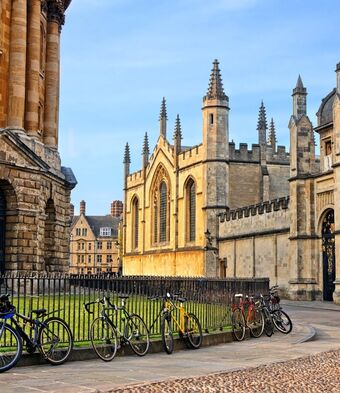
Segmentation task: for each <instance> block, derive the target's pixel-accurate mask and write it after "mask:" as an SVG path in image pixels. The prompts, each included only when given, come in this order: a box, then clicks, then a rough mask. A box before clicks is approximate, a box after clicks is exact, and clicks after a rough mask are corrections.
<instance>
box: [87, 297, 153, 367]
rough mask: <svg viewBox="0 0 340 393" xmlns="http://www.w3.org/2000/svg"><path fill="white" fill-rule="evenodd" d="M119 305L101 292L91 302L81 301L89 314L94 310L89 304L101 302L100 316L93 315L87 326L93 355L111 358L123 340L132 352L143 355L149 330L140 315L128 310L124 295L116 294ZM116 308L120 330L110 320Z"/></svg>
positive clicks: (112, 319)
mask: <svg viewBox="0 0 340 393" xmlns="http://www.w3.org/2000/svg"><path fill="white" fill-rule="evenodd" d="M118 297H119V298H120V299H121V305H120V306H116V305H115V304H113V303H111V302H110V300H109V298H108V297H106V296H104V297H103V298H102V299H97V300H95V301H94V302H89V303H85V304H84V308H85V310H86V311H87V312H88V313H89V314H94V311H91V310H90V306H91V305H93V304H98V305H100V306H101V310H100V316H99V317H97V318H95V319H94V320H93V322H92V323H91V326H90V332H89V335H90V340H91V344H92V348H93V350H94V351H95V353H96V354H97V356H98V357H99V358H100V359H102V360H104V361H105V362H108V361H111V360H112V359H113V358H114V357H115V356H116V353H117V349H118V348H119V347H120V346H121V345H124V344H129V346H130V348H131V349H132V350H133V352H134V353H135V354H136V355H138V356H144V355H145V354H146V353H147V352H148V350H149V346H150V338H149V331H148V328H147V327H146V324H145V322H144V321H143V319H142V318H141V317H140V316H139V315H137V314H130V313H129V312H128V311H127V309H126V306H125V300H126V299H128V298H129V296H128V295H119V296H118ZM117 312H120V321H121V322H122V324H123V329H122V331H120V329H119V328H118V326H117V325H116V324H115V323H114V315H115V313H117Z"/></svg>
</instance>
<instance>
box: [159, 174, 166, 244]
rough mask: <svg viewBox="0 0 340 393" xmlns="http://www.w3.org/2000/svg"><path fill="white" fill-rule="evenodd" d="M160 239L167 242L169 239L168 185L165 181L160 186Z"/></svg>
mask: <svg viewBox="0 0 340 393" xmlns="http://www.w3.org/2000/svg"><path fill="white" fill-rule="evenodd" d="M159 194H160V195H159V241H160V242H161V243H162V242H166V241H167V240H168V239H167V223H168V219H167V218H168V201H167V199H168V198H167V194H168V192H167V186H166V184H165V182H164V181H163V182H162V183H161V185H160V187H159Z"/></svg>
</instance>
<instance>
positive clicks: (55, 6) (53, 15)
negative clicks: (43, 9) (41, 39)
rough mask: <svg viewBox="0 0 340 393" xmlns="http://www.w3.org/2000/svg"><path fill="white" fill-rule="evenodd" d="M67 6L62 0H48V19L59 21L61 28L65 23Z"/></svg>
mask: <svg viewBox="0 0 340 393" xmlns="http://www.w3.org/2000/svg"><path fill="white" fill-rule="evenodd" d="M64 12H65V8H64V2H63V1H62V0H47V20H48V21H49V22H57V23H58V24H59V28H60V29H61V26H62V25H63V24H64V23H65V15H64Z"/></svg>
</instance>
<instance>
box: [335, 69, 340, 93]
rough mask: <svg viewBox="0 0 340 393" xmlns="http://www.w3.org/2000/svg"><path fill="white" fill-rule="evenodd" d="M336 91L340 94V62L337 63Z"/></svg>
mask: <svg viewBox="0 0 340 393" xmlns="http://www.w3.org/2000/svg"><path fill="white" fill-rule="evenodd" d="M335 72H336V91H337V93H338V94H340V63H338V64H337V65H336V70H335Z"/></svg>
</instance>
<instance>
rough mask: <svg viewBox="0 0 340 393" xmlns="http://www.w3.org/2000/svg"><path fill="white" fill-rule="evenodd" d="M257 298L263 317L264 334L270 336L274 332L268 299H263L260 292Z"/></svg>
mask: <svg viewBox="0 0 340 393" xmlns="http://www.w3.org/2000/svg"><path fill="white" fill-rule="evenodd" d="M258 299H259V304H260V306H259V308H260V310H261V312H262V314H263V318H264V329H263V330H264V332H265V334H266V336H268V337H271V336H272V335H273V334H274V329H275V325H274V321H273V317H272V314H271V312H270V309H269V305H268V300H267V299H265V298H264V296H263V295H262V294H260V296H259V298H258Z"/></svg>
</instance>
